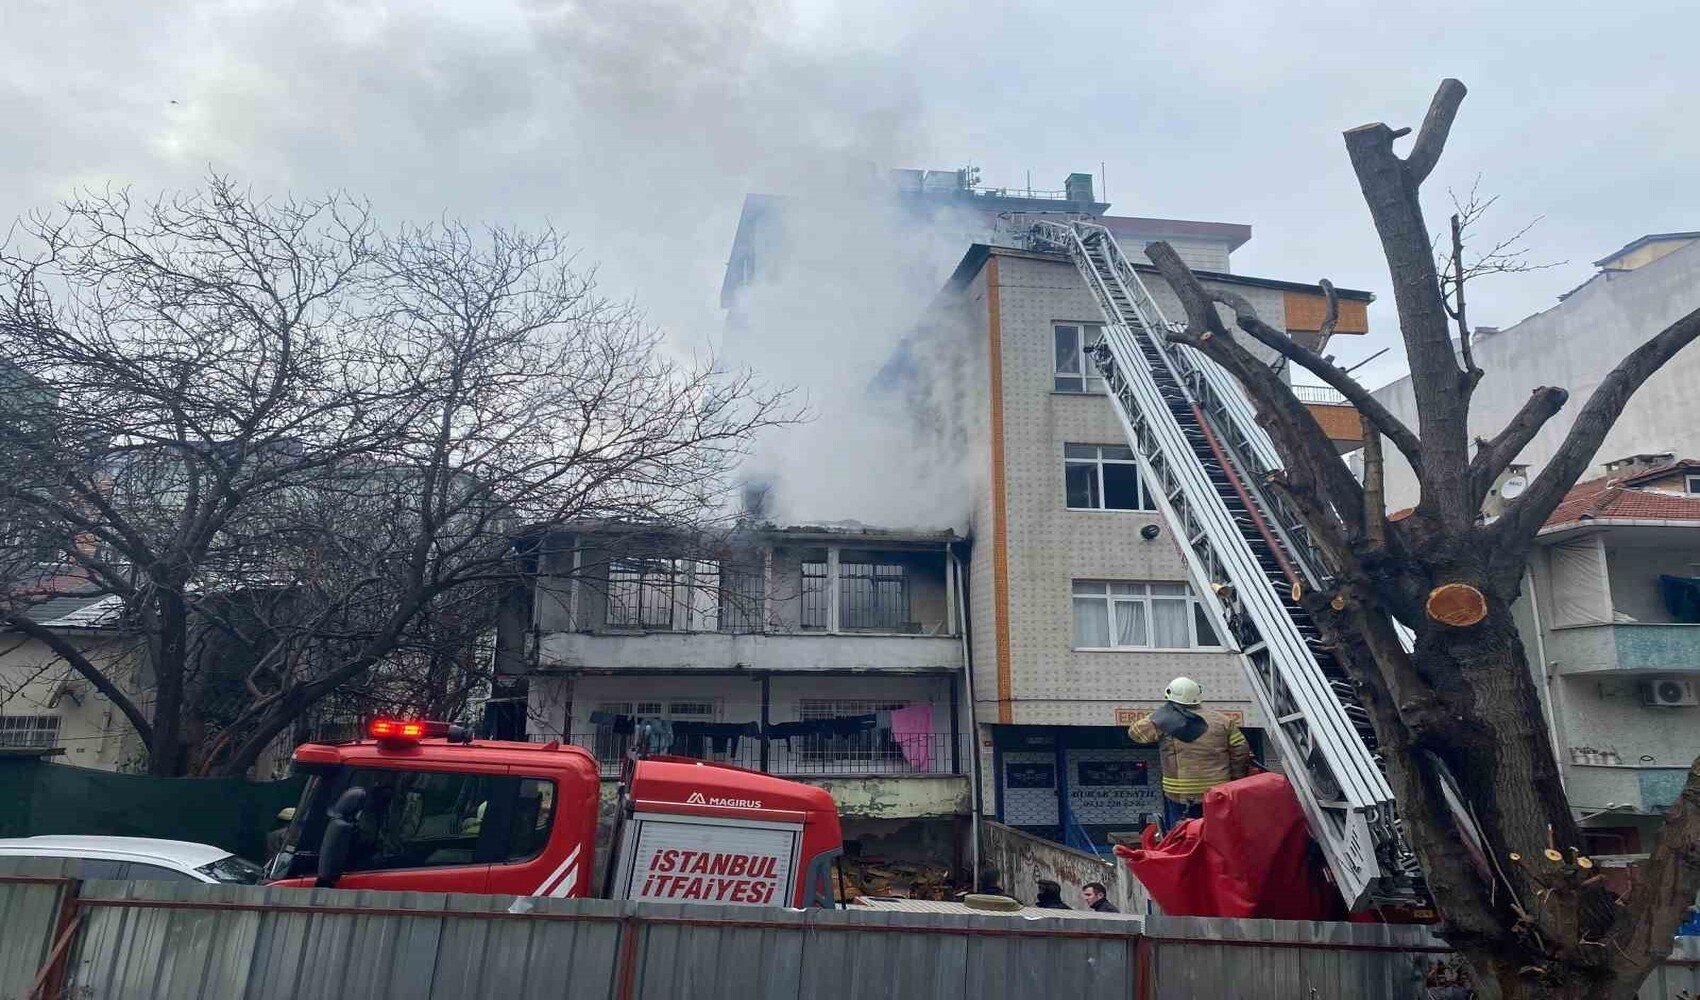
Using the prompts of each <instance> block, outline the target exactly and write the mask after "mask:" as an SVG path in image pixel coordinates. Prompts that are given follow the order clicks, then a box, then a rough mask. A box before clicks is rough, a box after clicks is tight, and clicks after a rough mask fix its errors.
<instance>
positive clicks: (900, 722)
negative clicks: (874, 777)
mask: <svg viewBox="0 0 1700 1000" xmlns="http://www.w3.org/2000/svg"><path fill="white" fill-rule="evenodd" d="M932 735H933V706H931V705H910V706H909V707H907V708H898V709H893V710H892V713H891V738H892V740H893V742H895V743H896V744H897V745H898V747H900V748H901V749H902V750H903V759H904V760H906V761H908V762H909V766H910V767H913V768H914V769H915V770H917V771H921V772H923V773H925V772H929V771H931V770H932V769H933V748H932Z"/></svg>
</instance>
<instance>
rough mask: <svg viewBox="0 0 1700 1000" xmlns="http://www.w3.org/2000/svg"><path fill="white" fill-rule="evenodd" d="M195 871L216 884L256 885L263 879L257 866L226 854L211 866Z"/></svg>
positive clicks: (203, 866)
mask: <svg viewBox="0 0 1700 1000" xmlns="http://www.w3.org/2000/svg"><path fill="white" fill-rule="evenodd" d="M195 870H196V871H198V872H200V873H201V874H202V875H205V876H207V877H208V878H211V879H213V880H214V881H216V882H231V883H234V884H236V885H257V884H258V883H259V881H260V879H261V878H262V877H263V873H262V872H261V870H260V866H259V865H256V864H254V863H253V862H252V861H244V860H242V859H241V858H239V857H237V856H236V855H234V854H227V855H225V856H224V857H222V858H219V859H218V860H217V861H214V862H213V863H212V864H208V865H202V866H201V867H199V868H197V869H195Z"/></svg>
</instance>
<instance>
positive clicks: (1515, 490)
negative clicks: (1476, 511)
mask: <svg viewBox="0 0 1700 1000" xmlns="http://www.w3.org/2000/svg"><path fill="white" fill-rule="evenodd" d="M1528 488H1529V480H1528V478H1527V477H1525V476H1510V477H1508V478H1507V479H1506V480H1505V482H1503V483H1501V484H1500V486H1499V495H1500V496H1502V497H1504V498H1505V499H1507V500H1515V499H1517V496H1518V494H1520V493H1522V492H1523V491H1524V490H1526V489H1528Z"/></svg>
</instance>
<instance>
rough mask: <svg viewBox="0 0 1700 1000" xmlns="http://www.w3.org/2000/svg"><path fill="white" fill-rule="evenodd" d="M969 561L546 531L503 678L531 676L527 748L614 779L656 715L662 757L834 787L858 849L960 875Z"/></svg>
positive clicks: (871, 548)
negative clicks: (588, 761)
mask: <svg viewBox="0 0 1700 1000" xmlns="http://www.w3.org/2000/svg"><path fill="white" fill-rule="evenodd" d="M964 554H965V542H964V541H963V540H962V539H960V538H958V537H956V536H955V535H953V534H951V533H949V532H944V533H937V532H901V531H882V530H874V529H863V528H834V527H793V528H777V527H773V526H770V525H756V524H745V525H741V526H740V527H739V528H738V529H737V530H735V531H734V532H732V533H731V534H730V535H729V536H728V537H726V538H724V539H720V540H717V541H714V542H712V543H711V542H705V541H704V540H702V539H682V538H678V537H672V536H665V535H663V536H659V537H658V536H655V535H652V534H649V533H645V532H636V531H623V530H620V529H618V528H617V527H615V526H611V525H593V526H580V527H579V528H578V529H576V530H575V529H572V528H567V527H562V528H558V529H553V530H549V531H546V532H542V533H540V534H539V535H538V536H536V538H535V539H534V540H533V547H532V549H531V555H530V557H529V558H530V559H531V560H532V569H533V572H532V574H531V581H532V585H531V586H529V587H527V588H526V590H525V592H524V594H523V596H520V597H519V600H518V602H517V603H516V605H515V606H514V607H513V608H511V609H510V611H509V614H508V615H507V616H506V618H505V619H504V629H503V630H504V634H503V636H502V637H501V639H500V641H499V647H500V649H501V650H502V653H501V654H500V655H501V656H502V661H501V663H500V666H501V669H502V672H503V673H504V674H505V675H507V676H509V677H515V676H523V677H525V678H526V682H527V683H526V685H525V686H526V699H527V706H526V707H527V711H526V714H527V719H526V720H525V727H526V731H527V733H528V735H529V737H530V738H532V739H561V740H565V741H570V742H574V743H578V744H580V745H583V746H586V747H588V748H590V749H592V750H593V751H594V752H595V753H596V755H597V756H598V757H599V758H600V759H601V760H602V761H603V766H604V775H605V777H607V778H608V779H609V780H612V779H613V778H614V777H615V776H616V775H617V774H618V770H619V763H620V760H621V759H622V756H623V755H624V753H625V752H626V750H627V749H628V747H629V746H630V737H631V733H632V729H633V727H634V724H635V721H636V720H638V719H663V720H666V721H668V722H669V723H670V724H671V728H672V731H673V740H672V743H671V745H670V746H669V747H666V748H664V749H668V750H671V751H672V752H676V753H682V754H688V755H689V756H693V757H700V758H703V759H708V760H717V761H725V762H729V763H733V764H738V765H740V766H743V767H748V768H753V769H758V770H762V771H766V772H768V773H771V774H778V775H784V776H787V777H794V778H797V779H799V780H804V781H809V782H812V783H815V784H819V785H822V786H824V787H826V788H827V789H829V790H830V791H831V792H832V794H833V797H834V799H835V800H836V801H837V802H838V803H839V807H840V809H841V811H842V813H843V818H844V824H845V836H846V837H847V838H848V839H851V840H856V841H859V842H862V843H863V844H864V845H873V844H876V843H877V844H878V845H879V846H878V849H877V853H880V854H882V855H897V856H902V855H904V854H906V853H907V854H913V855H916V856H920V857H943V858H946V859H948V858H951V857H952V856H953V855H955V854H956V852H957V849H958V844H959V843H960V841H961V834H962V831H961V830H959V829H958V826H959V823H960V822H961V821H963V820H964V819H965V818H966V817H967V816H968V815H969V813H970V797H969V793H968V778H967V773H968V771H967V766H968V763H967V762H968V759H969V758H968V754H969V747H968V732H969V730H968V724H967V723H968V711H969V707H968V703H967V692H966V689H965V687H964V673H963V631H962V590H961V558H962V556H963V555H964ZM870 853H875V851H874V849H873V848H872V847H871V846H870Z"/></svg>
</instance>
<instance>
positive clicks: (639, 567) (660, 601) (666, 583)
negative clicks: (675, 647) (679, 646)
mask: <svg viewBox="0 0 1700 1000" xmlns="http://www.w3.org/2000/svg"><path fill="white" fill-rule="evenodd" d="M673 585H674V570H673V564H672V562H671V561H668V560H660V559H627V560H621V561H619V562H616V563H614V564H613V565H611V566H609V567H608V624H609V625H613V626H616V627H626V628H657V629H666V628H672V627H673Z"/></svg>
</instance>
